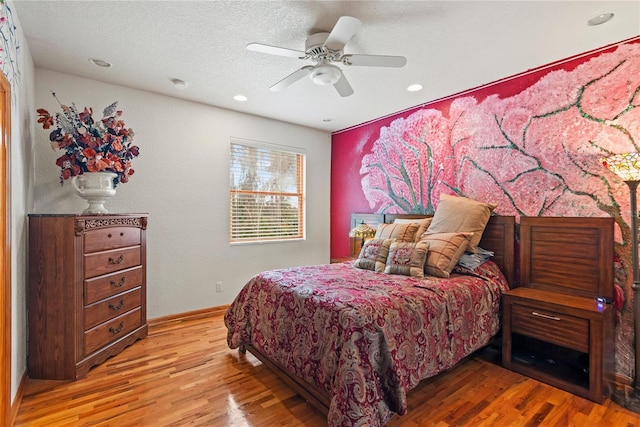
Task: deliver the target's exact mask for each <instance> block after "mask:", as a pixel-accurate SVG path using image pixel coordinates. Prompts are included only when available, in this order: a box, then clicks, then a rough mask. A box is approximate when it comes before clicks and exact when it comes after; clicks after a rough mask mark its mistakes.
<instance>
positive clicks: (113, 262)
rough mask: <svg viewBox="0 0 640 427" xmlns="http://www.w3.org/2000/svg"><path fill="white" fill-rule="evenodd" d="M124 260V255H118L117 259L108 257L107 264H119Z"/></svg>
mask: <svg viewBox="0 0 640 427" xmlns="http://www.w3.org/2000/svg"><path fill="white" fill-rule="evenodd" d="M123 260H124V255H122V254H121V255H120V256H119V257H118V258H111V257H109V264H120V263H121V262H122V261H123Z"/></svg>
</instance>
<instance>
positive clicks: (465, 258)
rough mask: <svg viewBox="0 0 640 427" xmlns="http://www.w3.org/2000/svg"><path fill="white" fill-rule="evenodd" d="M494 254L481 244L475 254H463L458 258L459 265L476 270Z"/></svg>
mask: <svg viewBox="0 0 640 427" xmlns="http://www.w3.org/2000/svg"><path fill="white" fill-rule="evenodd" d="M492 256H493V252H491V251H488V250H486V249H482V248H481V247H480V246H478V249H477V251H476V253H475V254H462V256H461V257H460V259H459V260H458V265H460V266H462V267H465V268H468V269H469V270H475V269H476V268H478V267H479V266H481V265H482V264H484V263H485V261H486V260H488V259H489V258H491V257H492Z"/></svg>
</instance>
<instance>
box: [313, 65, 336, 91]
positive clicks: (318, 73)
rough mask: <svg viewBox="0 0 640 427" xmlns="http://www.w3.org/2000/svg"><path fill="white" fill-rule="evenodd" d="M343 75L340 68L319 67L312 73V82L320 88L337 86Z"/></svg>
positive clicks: (332, 66) (330, 66)
mask: <svg viewBox="0 0 640 427" xmlns="http://www.w3.org/2000/svg"><path fill="white" fill-rule="evenodd" d="M341 75H342V71H340V68H338V67H336V66H335V65H330V64H326V65H320V66H317V67H316V68H314V69H313V70H312V71H311V73H310V77H311V80H312V81H313V82H314V83H315V84H317V85H320V86H328V85H332V84H335V83H336V82H337V81H338V80H340V76H341Z"/></svg>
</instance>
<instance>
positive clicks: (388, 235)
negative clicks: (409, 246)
mask: <svg viewBox="0 0 640 427" xmlns="http://www.w3.org/2000/svg"><path fill="white" fill-rule="evenodd" d="M418 227H420V225H419V224H415V223H410V224H380V225H378V229H377V230H376V235H375V237H374V238H375V239H391V240H400V241H403V242H414V241H415V236H416V231H418Z"/></svg>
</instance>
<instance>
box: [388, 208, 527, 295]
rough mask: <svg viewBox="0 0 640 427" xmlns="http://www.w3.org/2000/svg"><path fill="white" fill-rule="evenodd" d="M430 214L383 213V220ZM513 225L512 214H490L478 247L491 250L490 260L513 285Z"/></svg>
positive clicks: (414, 217) (417, 217) (420, 216)
mask: <svg viewBox="0 0 640 427" xmlns="http://www.w3.org/2000/svg"><path fill="white" fill-rule="evenodd" d="M429 216H431V215H416V214H385V216H384V222H386V223H392V222H393V221H394V220H395V219H396V218H411V219H419V218H427V217H429ZM515 227H516V219H515V217H514V216H492V217H491V218H489V223H488V224H487V227H486V228H485V230H484V233H483V234H482V240H480V247H482V248H484V249H487V250H490V251H493V252H494V254H495V255H494V256H493V258H492V260H493V261H494V262H495V263H496V264H498V266H499V267H500V269H501V270H502V272H503V273H504V277H505V278H506V279H507V282H508V283H509V285H510V286H514V285H515V276H516V267H515Z"/></svg>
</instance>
